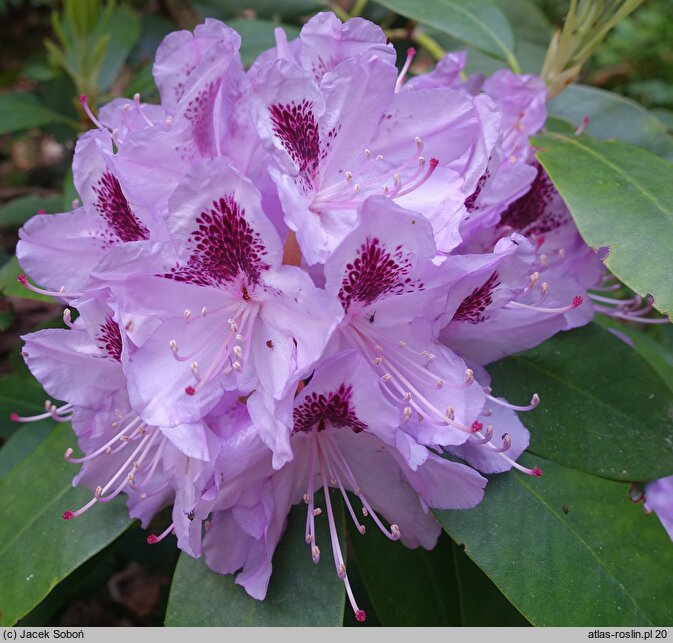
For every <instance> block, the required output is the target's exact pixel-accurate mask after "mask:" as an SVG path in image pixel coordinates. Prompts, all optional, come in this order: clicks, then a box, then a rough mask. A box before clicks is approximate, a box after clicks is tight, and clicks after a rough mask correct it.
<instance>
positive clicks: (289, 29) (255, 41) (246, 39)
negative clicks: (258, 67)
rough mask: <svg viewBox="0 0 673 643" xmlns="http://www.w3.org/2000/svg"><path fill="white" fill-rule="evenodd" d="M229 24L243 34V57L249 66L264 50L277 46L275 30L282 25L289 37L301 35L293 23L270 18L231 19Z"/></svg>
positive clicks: (290, 38)
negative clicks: (288, 23)
mask: <svg viewBox="0 0 673 643" xmlns="http://www.w3.org/2000/svg"><path fill="white" fill-rule="evenodd" d="M227 24H228V25H229V26H230V27H231V28H232V29H235V30H236V31H238V33H239V34H241V58H242V59H243V64H244V65H245V66H246V67H248V66H249V65H251V64H252V63H253V62H254V61H255V58H257V56H259V54H261V53H262V52H263V51H266V50H267V49H270V48H271V47H275V46H276V39H275V37H274V35H273V30H274V29H275V28H276V27H282V28H283V29H284V30H285V33H286V34H287V39H288V40H292V39H293V38H296V37H297V36H298V35H299V29H298V28H297V27H293V26H291V25H279V24H276V23H274V22H270V21H268V20H229V21H228V22H227Z"/></svg>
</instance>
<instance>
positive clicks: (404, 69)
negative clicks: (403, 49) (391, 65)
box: [395, 47, 416, 93]
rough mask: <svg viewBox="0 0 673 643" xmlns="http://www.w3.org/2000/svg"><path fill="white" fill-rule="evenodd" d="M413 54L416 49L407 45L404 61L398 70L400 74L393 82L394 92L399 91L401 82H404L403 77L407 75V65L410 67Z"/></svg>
mask: <svg viewBox="0 0 673 643" xmlns="http://www.w3.org/2000/svg"><path fill="white" fill-rule="evenodd" d="M415 55H416V50H415V49H414V48H413V47H409V49H407V59H406V60H405V61H404V65H403V66H402V70H401V71H400V74H399V76H398V77H397V82H396V83H395V93H397V92H399V91H400V90H401V89H402V84H403V83H404V79H405V78H406V76H407V72H408V71H409V67H411V62H412V60H413V59H414V56H415Z"/></svg>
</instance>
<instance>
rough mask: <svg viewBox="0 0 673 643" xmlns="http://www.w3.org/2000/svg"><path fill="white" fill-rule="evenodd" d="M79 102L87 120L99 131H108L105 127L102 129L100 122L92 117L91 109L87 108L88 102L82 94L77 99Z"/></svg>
mask: <svg viewBox="0 0 673 643" xmlns="http://www.w3.org/2000/svg"><path fill="white" fill-rule="evenodd" d="M79 102H80V103H81V104H82V109H83V110H84V113H85V114H86V115H87V116H88V117H89V120H90V121H91V122H92V123H93V124H94V125H95V126H96V127H97V128H98V129H99V130H104V131H106V132H107V131H108V129H107V128H106V127H103V126H102V125H101V123H100V121H99V120H98V119H97V118H96V117H95V116H94V115H93V112H92V111H91V108H90V107H89V102H88V100H87V98H86V96H85V95H84V94H82V95H81V96H80V97H79Z"/></svg>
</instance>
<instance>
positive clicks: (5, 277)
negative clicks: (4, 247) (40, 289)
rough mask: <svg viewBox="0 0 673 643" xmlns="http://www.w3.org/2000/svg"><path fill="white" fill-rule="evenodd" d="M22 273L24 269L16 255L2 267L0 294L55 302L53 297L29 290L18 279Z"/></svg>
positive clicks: (0, 271) (0, 270) (0, 272)
mask: <svg viewBox="0 0 673 643" xmlns="http://www.w3.org/2000/svg"><path fill="white" fill-rule="evenodd" d="M22 273H23V270H21V266H19V261H18V260H17V258H16V255H15V256H13V257H12V258H11V259H10V260H9V261H7V262H6V263H5V265H4V266H2V268H0V294H2V295H4V296H5V297H19V298H21V299H37V300H39V301H49V302H52V303H53V302H54V300H53V299H52V298H51V297H47V296H46V295H40V294H39V293H36V292H33V291H32V290H28V288H25V287H24V286H22V285H21V284H20V283H19V282H18V281H17V277H18V276H19V275H20V274H22Z"/></svg>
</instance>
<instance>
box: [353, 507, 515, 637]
mask: <svg viewBox="0 0 673 643" xmlns="http://www.w3.org/2000/svg"><path fill="white" fill-rule="evenodd" d="M347 522H348V535H349V542H350V544H351V547H352V549H353V552H354V558H355V560H354V561H353V563H355V565H353V564H352V563H351V561H350V558H349V570H352V569H353V567H354V566H355V567H356V568H357V569H358V570H359V572H360V574H361V576H362V579H363V582H364V585H365V587H366V589H367V596H368V598H369V600H371V602H372V604H373V606H374V609H375V611H376V614H377V616H378V618H379V619H380V621H381V624H382V625H384V626H387V627H392V626H409V627H413V626H445V627H447V626H448V627H457V626H460V625H462V626H476V625H479V626H508V625H516V626H521V625H528V622H527V621H526V619H525V618H523V616H521V614H519V612H518V611H517V610H516V609H515V608H514V607H513V606H512V605H511V604H510V603H509V601H508V600H507V599H506V598H505V597H504V596H503V595H502V593H501V592H500V590H499V589H498V588H497V587H496V586H495V585H494V584H493V582H492V581H491V580H490V579H489V578H488V576H486V575H485V574H484V572H482V571H481V570H480V569H479V568H478V567H477V566H476V565H475V564H474V563H473V562H472V561H471V560H470V559H469V558H468V557H467V556H466V555H465V553H464V552H463V551H462V549H461V548H460V547H457V546H456V545H455V544H454V543H452V542H451V539H450V538H448V536H447V535H446V534H442V535H440V537H439V541H438V542H437V545H436V546H435V548H434V549H432V550H431V551H426V550H425V549H423V548H420V547H419V548H417V549H408V548H407V547H405V546H404V545H402V544H401V543H399V542H391V541H390V540H388V539H387V538H386V537H385V536H384V535H383V534H382V533H381V532H380V531H379V530H378V529H375V528H374V527H375V526H372V529H369V530H368V531H367V533H366V534H365V535H364V536H363V535H361V534H360V533H359V532H358V531H357V529H355V527H354V526H353V524H352V522H351V521H349V520H348V521H347ZM349 573H350V571H349ZM355 596H356V598H357V599H358V603H360V597H359V595H358V594H356V595H355ZM484 605H487V606H488V609H487V610H484ZM368 621H369V612H367V622H368Z"/></svg>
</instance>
